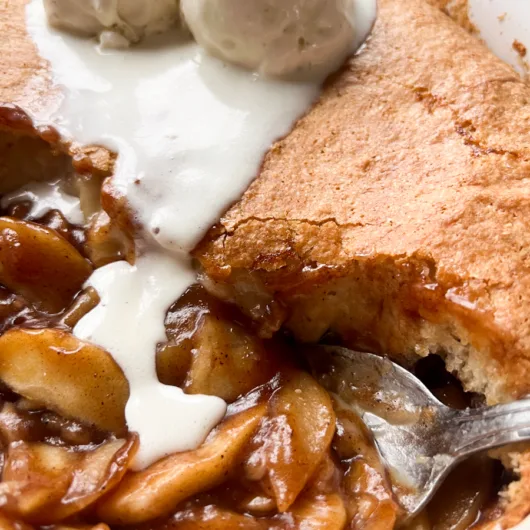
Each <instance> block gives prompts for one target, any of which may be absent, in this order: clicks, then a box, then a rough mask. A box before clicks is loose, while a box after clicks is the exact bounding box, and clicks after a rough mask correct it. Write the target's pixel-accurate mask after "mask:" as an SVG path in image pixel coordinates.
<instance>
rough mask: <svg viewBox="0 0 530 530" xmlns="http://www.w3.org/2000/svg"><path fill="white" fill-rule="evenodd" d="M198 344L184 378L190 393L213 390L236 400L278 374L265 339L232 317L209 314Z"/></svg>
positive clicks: (196, 342) (199, 334) (202, 325)
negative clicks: (218, 316) (262, 339)
mask: <svg viewBox="0 0 530 530" xmlns="http://www.w3.org/2000/svg"><path fill="white" fill-rule="evenodd" d="M194 346H195V347H194V349H193V360H192V362H191V367H190V370H189V372H188V376H187V378H186V380H185V381H184V389H185V391H186V392H187V393H189V394H210V395H214V396H219V397H221V398H223V399H224V400H225V401H227V402H229V403H232V402H233V401H235V400H236V399H237V398H238V397H240V396H242V395H244V394H246V393H247V392H250V391H251V390H252V389H253V388H256V387H258V386H260V385H262V384H264V383H266V382H267V381H269V380H270V379H271V377H272V376H273V375H274V372H275V370H274V367H273V364H274V363H273V362H272V361H271V357H272V355H269V354H268V353H269V352H267V351H266V349H265V346H264V344H263V342H262V341H261V340H259V339H258V338H256V337H253V336H252V335H251V334H250V333H247V332H246V331H245V330H244V329H243V328H242V327H241V326H239V325H238V324H235V323H233V322H230V321H228V320H224V319H222V318H217V317H216V316H214V315H211V314H210V315H205V316H204V317H203V322H202V324H201V326H200V328H199V330H198V332H197V334H196V336H195V337H194ZM271 353H272V352H271Z"/></svg>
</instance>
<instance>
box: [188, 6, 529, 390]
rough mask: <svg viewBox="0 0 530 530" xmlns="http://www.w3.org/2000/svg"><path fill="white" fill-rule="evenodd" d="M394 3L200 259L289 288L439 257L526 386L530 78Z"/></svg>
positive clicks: (444, 275)
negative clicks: (367, 264)
mask: <svg viewBox="0 0 530 530" xmlns="http://www.w3.org/2000/svg"><path fill="white" fill-rule="evenodd" d="M379 9H380V13H379V18H378V22H377V24H376V27H375V30H374V32H373V34H372V37H371V39H370V41H369V42H368V43H367V45H366V47H365V49H364V50H362V51H361V53H360V54H359V55H358V57H356V58H354V59H353V60H352V61H350V63H349V64H348V65H347V67H346V68H345V69H344V70H343V71H342V72H340V73H339V74H338V75H337V76H336V77H335V79H333V81H332V82H330V83H328V86H327V88H326V89H325V91H324V93H323V95H322V97H321V100H320V101H319V103H318V104H317V105H316V107H315V108H314V109H313V110H312V112H310V113H309V114H308V115H307V116H306V117H305V118H303V119H302V120H300V122H299V123H298V124H297V126H296V127H295V129H294V131H293V132H292V133H291V134H290V135H289V136H288V137H287V138H285V139H283V140H281V141H279V142H278V143H277V144H276V145H275V146H274V147H273V149H272V150H271V151H270V153H269V154H268V155H267V157H266V158H265V161H264V163H263V168H262V171H261V174H260V176H259V178H258V179H257V180H256V181H255V182H254V183H253V184H252V186H251V187H250V188H249V190H248V191H247V192H246V193H245V195H244V196H243V198H242V199H241V201H240V202H238V203H237V204H236V205H235V206H234V207H233V208H231V209H230V210H229V211H228V212H227V213H226V215H225V216H224V217H223V219H222V220H221V221H220V224H219V225H218V226H217V227H215V228H214V229H212V230H211V231H210V232H209V233H208V235H207V236H206V238H205V239H204V241H203V242H202V244H201V245H200V246H199V248H198V249H197V252H196V255H197V257H198V258H199V259H200V260H201V261H202V263H203V265H204V266H205V269H206V272H207V273H209V274H211V275H213V276H217V277H222V276H223V275H225V276H226V275H228V274H229V273H230V271H231V270H234V269H245V270H252V271H254V272H255V273H256V274H258V275H260V276H261V278H262V280H263V281H264V282H265V284H266V285H268V286H269V287H270V288H271V289H272V290H274V291H275V292H277V293H281V294H285V293H288V292H289V290H290V289H291V290H292V285H293V284H292V278H293V275H295V276H296V278H297V282H296V288H297V289H300V288H301V287H300V285H304V284H306V285H312V284H314V283H322V282H323V281H327V280H328V279H329V277H330V276H342V275H347V274H348V271H349V270H350V269H351V264H352V263H353V262H355V261H358V260H359V259H361V260H366V259H372V260H376V261H377V260H378V259H380V258H382V257H384V258H387V257H390V258H391V259H399V260H403V259H405V260H410V261H411V262H414V263H418V262H422V261H426V262H427V263H431V264H432V270H433V273H432V274H431V277H430V278H429V281H434V282H436V283H438V284H439V285H441V286H443V288H444V289H445V290H448V289H450V288H456V289H458V294H459V295H460V296H463V297H465V298H466V299H468V300H469V301H470V302H471V303H472V304H474V306H475V311H481V312H483V313H484V314H486V315H489V316H490V318H491V326H492V328H493V330H494V331H495V332H496V334H497V335H498V336H499V337H501V341H500V347H499V348H498V351H497V353H498V356H499V357H504V356H507V357H509V362H504V359H503V358H501V359H500V361H501V363H502V365H503V370H504V371H505V373H504V374H502V375H501V374H500V376H501V377H505V378H506V387H507V388H510V393H513V395H517V394H520V393H524V392H527V391H528V390H530V322H529V320H528V316H527V315H528V313H529V312H530V263H529V259H528V251H527V248H528V247H529V243H530V221H529V219H530V200H529V199H528V197H529V193H530V186H529V184H528V181H527V179H528V176H529V174H530V143H529V142H528V138H529V137H530V87H528V86H527V85H525V84H524V83H523V82H522V81H521V80H520V78H519V77H518V76H517V74H516V73H515V72H514V71H513V70H512V69H511V68H510V67H509V66H508V65H506V64H505V63H503V62H502V61H500V60H498V59H497V58H495V57H494V56H493V55H492V54H491V53H489V52H488V51H487V50H486V49H485V48H484V47H483V46H482V44H481V43H480V42H478V41H477V40H476V39H475V38H473V37H472V36H470V35H469V34H468V33H466V32H465V31H463V30H462V29H461V28H459V27H457V26H456V25H455V24H454V23H453V22H452V21H451V20H450V19H449V18H447V17H446V16H445V15H444V14H442V13H441V12H440V11H438V10H436V9H434V8H433V7H431V6H430V5H428V4H427V3H426V2H424V1H423V0H400V1H396V0H381V1H380V3H379ZM433 35H436V38H433ZM418 256H419V257H420V259H418ZM305 288H308V287H305ZM489 325H490V323H489V322H488V326H489ZM525 374H526V375H525ZM512 387H513V388H512Z"/></svg>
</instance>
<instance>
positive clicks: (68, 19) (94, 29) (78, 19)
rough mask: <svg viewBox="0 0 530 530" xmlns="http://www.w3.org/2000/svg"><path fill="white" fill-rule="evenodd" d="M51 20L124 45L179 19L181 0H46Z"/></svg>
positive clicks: (112, 44) (105, 41)
mask: <svg viewBox="0 0 530 530" xmlns="http://www.w3.org/2000/svg"><path fill="white" fill-rule="evenodd" d="M44 7H45V9H46V15H47V17H48V22H49V23H50V24H51V25H52V26H55V27H58V28H61V29H67V30H69V31H73V32H75V33H80V34H81V35H90V36H93V35H97V36H99V37H100V41H101V44H102V45H103V46H108V47H123V46H127V45H128V44H129V43H131V42H138V41H139V40H140V39H142V38H143V37H144V36H146V35H149V34H152V33H161V32H163V31H166V30H167V29H169V28H170V27H171V26H173V25H175V24H176V22H177V21H178V20H179V3H178V0H44Z"/></svg>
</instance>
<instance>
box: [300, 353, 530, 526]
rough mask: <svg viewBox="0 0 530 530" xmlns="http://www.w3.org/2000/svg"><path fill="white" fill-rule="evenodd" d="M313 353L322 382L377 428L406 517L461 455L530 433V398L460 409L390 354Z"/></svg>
mask: <svg viewBox="0 0 530 530" xmlns="http://www.w3.org/2000/svg"><path fill="white" fill-rule="evenodd" d="M308 359H309V362H310V365H311V368H312V371H313V374H314V375H315V377H316V378H317V380H318V381H319V383H320V384H321V385H322V386H323V387H324V388H326V389H327V390H328V391H329V392H330V393H331V394H332V395H335V396H337V397H338V398H339V399H340V401H341V402H342V403H343V404H346V405H347V406H348V407H349V408H351V409H353V410H354V411H355V412H356V413H358V414H359V415H360V416H361V418H362V420H363V421H364V423H365V424H366V426H367V427H368V429H369V430H370V431H371V433H372V435H373V438H374V442H375V444H376V446H377V449H378V451H379V453H380V455H381V457H382V460H383V462H384V464H385V465H386V468H387V470H388V473H389V478H390V482H391V484H392V489H393V492H394V495H395V496H396V499H397V501H398V502H399V504H400V505H401V506H402V508H403V509H404V510H405V512H406V514H407V515H406V519H409V518H413V517H414V516H415V515H417V514H418V513H419V512H420V511H421V510H422V509H423V508H424V507H425V505H426V504H427V503H428V502H429V500H430V499H431V498H432V496H433V495H434V493H435V492H436V490H437V489H438V488H439V487H440V485H441V484H442V482H443V480H444V478H445V477H446V476H447V474H448V473H449V472H450V471H451V469H452V468H453V467H454V466H455V465H456V464H458V463H459V462H461V461H462V460H464V459H466V458H467V457H469V456H471V455H473V454H475V453H478V452H481V451H485V450H487V449H492V448H495V447H500V446H503V445H506V444H510V443H514V442H520V441H524V440H530V399H522V400H519V401H515V402H512V403H509V404H505V405H496V406H493V407H481V408H476V409H466V410H456V409H452V408H450V407H447V406H446V405H444V404H443V403H441V402H440V401H438V399H436V398H435V397H434V396H433V395H432V394H431V392H430V391H429V389H428V388H427V387H426V386H425V385H424V384H423V383H422V382H421V381H420V380H419V379H418V378H417V377H415V376H414V375H413V374H412V373H411V372H409V371H407V370H405V369H404V368H402V367H401V366H399V365H397V364H395V363H393V362H392V361H390V360H389V359H387V358H385V357H381V356H378V355H374V354H371V353H363V352H357V351H353V350H349V349H346V348H342V347H338V346H316V347H314V348H312V349H311V350H310V351H309V354H308Z"/></svg>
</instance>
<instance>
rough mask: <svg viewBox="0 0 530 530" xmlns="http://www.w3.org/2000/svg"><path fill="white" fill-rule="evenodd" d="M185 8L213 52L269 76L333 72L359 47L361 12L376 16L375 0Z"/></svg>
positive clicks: (265, 0) (232, 2)
mask: <svg viewBox="0 0 530 530" xmlns="http://www.w3.org/2000/svg"><path fill="white" fill-rule="evenodd" d="M368 4H369V6H368V7H369V8H368V9H365V8H366V7H367V5H368ZM181 9H182V14H183V17H184V19H185V22H186V23H187V25H188V26H189V28H190V30H191V32H192V33H193V36H194V37H195V40H196V41H197V42H198V43H199V44H200V45H202V46H203V47H204V48H206V49H207V50H208V51H209V52H210V53H211V54H213V55H216V56H217V57H219V58H220V59H223V60H225V61H227V62H231V63H235V64H238V65H240V66H244V67H246V68H249V69H252V70H255V71H257V72H259V73H261V74H264V75H268V76H285V75H291V74H296V73H299V72H315V73H317V74H318V73H322V72H324V73H329V72H330V71H332V70H334V69H336V68H337V67H338V66H339V65H340V64H341V62H342V61H343V60H344V59H345V58H346V56H347V55H349V54H350V53H352V52H353V51H354V50H355V48H356V47H357V46H358V45H359V41H358V37H359V27H358V26H359V25H358V20H357V19H358V18H359V16H360V18H363V17H364V18H366V16H368V17H370V16H372V15H373V19H375V0H244V1H241V0H181ZM361 22H362V24H361V26H365V25H366V21H365V20H362V21H361ZM372 23H373V20H372V21H371V22H370V24H369V26H370V27H371V25H372ZM363 31H365V30H364V28H361V32H363ZM368 31H369V30H368ZM366 33H367V32H366ZM365 36H366V35H363V36H362V39H361V42H362V40H364V38H365Z"/></svg>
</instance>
